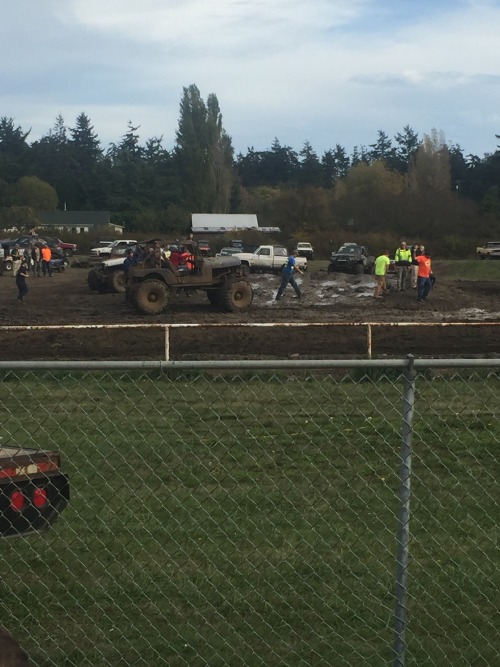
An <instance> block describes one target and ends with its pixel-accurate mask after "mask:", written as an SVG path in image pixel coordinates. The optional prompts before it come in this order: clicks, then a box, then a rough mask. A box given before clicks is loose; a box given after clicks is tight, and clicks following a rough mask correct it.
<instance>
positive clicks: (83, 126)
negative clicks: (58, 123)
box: [67, 112, 109, 210]
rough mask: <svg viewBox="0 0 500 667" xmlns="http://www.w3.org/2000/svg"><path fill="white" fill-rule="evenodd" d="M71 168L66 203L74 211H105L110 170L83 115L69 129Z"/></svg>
mask: <svg viewBox="0 0 500 667" xmlns="http://www.w3.org/2000/svg"><path fill="white" fill-rule="evenodd" d="M70 135H71V138H70V140H69V149H70V150H69V154H70V165H71V166H70V168H71V173H72V176H73V179H72V186H73V187H72V192H71V194H70V196H69V201H68V202H67V204H68V207H70V208H72V209H74V210H80V209H91V210H92V209H99V208H104V207H105V204H106V201H107V198H106V194H107V189H108V188H107V178H108V176H109V169H107V170H106V169H104V160H103V153H102V149H101V145H100V142H99V138H98V136H97V133H96V132H94V126H93V125H92V124H91V122H90V119H89V118H88V116H86V114H84V113H83V112H82V113H81V114H80V115H79V116H78V117H77V118H76V124H75V127H73V128H70Z"/></svg>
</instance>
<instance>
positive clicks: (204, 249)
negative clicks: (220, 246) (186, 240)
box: [198, 241, 210, 257]
mask: <svg viewBox="0 0 500 667" xmlns="http://www.w3.org/2000/svg"><path fill="white" fill-rule="evenodd" d="M198 248H199V249H200V253H201V254H202V256H203V257H206V256H207V255H209V254H210V243H209V242H208V241H198Z"/></svg>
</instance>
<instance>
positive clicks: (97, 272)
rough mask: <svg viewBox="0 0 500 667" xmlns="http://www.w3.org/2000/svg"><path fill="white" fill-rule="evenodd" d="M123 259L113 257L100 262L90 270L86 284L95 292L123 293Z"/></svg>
mask: <svg viewBox="0 0 500 667" xmlns="http://www.w3.org/2000/svg"><path fill="white" fill-rule="evenodd" d="M124 259H125V258H124V257H115V258H114V259H107V260H105V261H104V262H101V263H100V264H99V266H94V267H93V268H92V269H90V271H89V273H88V276H87V283H88V285H89V287H90V289H91V290H94V291H95V292H101V294H104V293H105V292H119V293H123V292H125V288H126V282H125V273H124V271H123V261H124Z"/></svg>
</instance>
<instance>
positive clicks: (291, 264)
mask: <svg viewBox="0 0 500 667" xmlns="http://www.w3.org/2000/svg"><path fill="white" fill-rule="evenodd" d="M296 257H297V251H296V250H291V251H290V255H289V257H288V261H287V263H286V264H285V266H284V267H283V273H282V278H281V284H280V286H279V289H278V293H277V294H276V301H279V300H280V299H281V297H282V296H283V292H284V291H285V289H286V286H287V285H288V284H290V285H291V286H292V287H293V289H294V290H295V294H296V295H297V298H299V299H300V298H301V297H302V292H301V291H300V289H299V286H298V285H297V283H296V282H295V278H294V276H293V274H294V273H295V271H298V272H299V273H300V274H302V275H304V272H303V271H301V270H300V269H299V267H298V266H297V262H296V260H295V258H296Z"/></svg>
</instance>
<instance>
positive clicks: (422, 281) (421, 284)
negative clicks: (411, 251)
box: [414, 250, 432, 303]
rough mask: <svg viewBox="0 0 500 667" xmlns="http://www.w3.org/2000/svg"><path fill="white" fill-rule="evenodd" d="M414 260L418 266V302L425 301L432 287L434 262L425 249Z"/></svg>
mask: <svg viewBox="0 0 500 667" xmlns="http://www.w3.org/2000/svg"><path fill="white" fill-rule="evenodd" d="M414 261H415V262H416V263H417V266H418V278H417V302H418V303H423V302H424V301H425V300H426V299H427V295H428V294H429V292H430V290H431V287H432V281H431V276H432V262H431V256H430V253H429V251H428V250H423V251H422V254H421V255H418V256H417V257H415V260H414Z"/></svg>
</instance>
